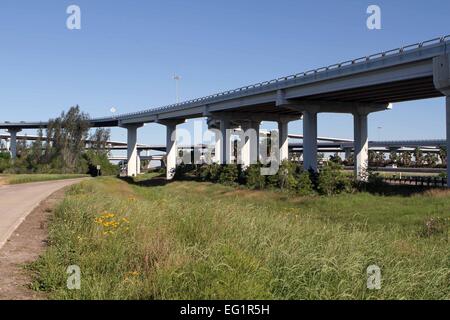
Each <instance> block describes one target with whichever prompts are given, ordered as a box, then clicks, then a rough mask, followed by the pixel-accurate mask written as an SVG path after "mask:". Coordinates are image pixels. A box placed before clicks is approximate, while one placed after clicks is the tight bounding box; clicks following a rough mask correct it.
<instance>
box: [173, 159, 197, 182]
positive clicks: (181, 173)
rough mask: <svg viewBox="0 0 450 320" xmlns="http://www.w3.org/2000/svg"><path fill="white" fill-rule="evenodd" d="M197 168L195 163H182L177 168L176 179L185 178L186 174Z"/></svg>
mask: <svg viewBox="0 0 450 320" xmlns="http://www.w3.org/2000/svg"><path fill="white" fill-rule="evenodd" d="M195 169H196V167H195V165H192V164H184V163H181V164H179V165H177V166H176V168H175V174H174V178H175V179H185V178H186V175H187V174H188V173H190V172H193V171H194V170H195Z"/></svg>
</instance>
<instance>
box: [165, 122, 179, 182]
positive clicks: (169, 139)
mask: <svg viewBox="0 0 450 320" xmlns="http://www.w3.org/2000/svg"><path fill="white" fill-rule="evenodd" d="M176 130H177V124H176V123H167V124H166V155H167V160H166V179H167V180H172V179H173V177H174V175H175V170H176V168H177V156H178V147H177V132H176Z"/></svg>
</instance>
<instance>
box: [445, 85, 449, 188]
mask: <svg viewBox="0 0 450 320" xmlns="http://www.w3.org/2000/svg"><path fill="white" fill-rule="evenodd" d="M449 93H450V92H449ZM445 118H446V138H447V141H446V147H447V187H450V159H449V156H450V95H447V96H446V97H445Z"/></svg>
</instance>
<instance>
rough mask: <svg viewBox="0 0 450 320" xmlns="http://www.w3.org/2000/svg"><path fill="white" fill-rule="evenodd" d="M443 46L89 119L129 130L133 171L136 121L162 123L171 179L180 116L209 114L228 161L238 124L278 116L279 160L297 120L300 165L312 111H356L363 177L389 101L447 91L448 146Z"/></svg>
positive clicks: (447, 68)
mask: <svg viewBox="0 0 450 320" xmlns="http://www.w3.org/2000/svg"><path fill="white" fill-rule="evenodd" d="M449 46H450V36H445V37H440V38H436V39H432V40H428V41H424V42H420V43H416V44H412V45H408V46H403V47H400V48H397V49H393V50H388V51H384V52H379V53H376V54H372V55H368V56H364V57H360V58H357V59H352V60H348V61H344V62H340V63H336V64H333V65H329V66H326V67H322V68H318V69H312V70H309V71H306V72H302V73H297V74H293V75H289V76H286V77H282V78H278V79H274V80H270V81H264V82H261V83H257V84H253V85H249V86H245V87H241V88H237V89H234V90H229V91H226V92H221V93H218V94H214V95H210V96H206V97H201V98H197V99H193V100H190V101H185V102H182V103H178V104H173V105H169V106H164V107H159V108H151V109H146V110H143V111H140V112H135V113H129V114H123V115H118V116H117V117H107V118H99V119H92V120H91V124H92V126H94V127H96V126H100V127H103V126H120V127H123V128H126V129H127V132H128V141H127V144H128V175H135V174H136V173H137V162H136V159H137V130H138V128H140V127H141V126H142V125H143V124H144V123H160V124H163V125H165V126H166V133H167V142H166V147H167V167H168V170H167V172H168V173H167V178H168V179H171V178H172V177H173V171H174V168H175V166H176V156H177V151H176V150H177V146H176V139H174V137H175V135H176V128H177V125H178V124H180V123H183V122H184V121H185V120H186V119H190V118H198V117H206V118H207V119H208V125H209V128H210V129H216V154H218V155H219V157H218V158H219V162H220V163H222V164H224V163H227V162H229V161H230V148H231V146H230V138H229V134H228V135H227V132H229V130H231V129H233V128H236V127H238V126H240V127H241V128H245V130H246V131H247V130H253V131H256V132H259V125H260V122H261V121H276V122H278V132H279V141H278V143H279V150H280V152H279V155H278V159H279V160H280V161H281V160H283V159H286V158H287V157H288V132H287V129H288V123H289V121H293V120H298V119H303V136H304V137H303V154H304V166H305V169H312V170H317V114H318V113H321V112H331V113H348V114H352V115H353V118H354V140H355V141H354V150H355V160H356V161H355V162H356V165H355V175H356V177H357V178H358V179H364V174H363V173H364V172H365V170H366V169H367V166H368V120H367V117H368V115H369V114H370V113H372V112H379V111H384V110H386V109H387V108H388V106H389V104H390V103H395V102H403V101H410V100H418V99H427V98H435V97H446V114H447V115H446V126H447V137H446V146H447V150H450V148H449V146H450V47H449ZM43 124H44V123H43V122H40V123H34V124H33V123H30V124H28V123H23V122H22V123H5V124H0V129H2V128H3V129H7V130H8V131H9V132H10V133H11V134H12V135H13V134H14V132H17V130H21V129H23V128H31V127H33V126H34V127H36V126H42V125H43ZM258 140H259V134H256V135H252V136H251V137H249V138H248V139H246V141H245V143H244V146H243V148H242V150H241V152H242V153H243V156H242V159H243V164H244V165H248V164H250V163H252V162H255V161H256V160H257V155H258V152H257V150H258V148H259V142H258ZM255 150H256V151H255ZM255 155H256V156H255ZM449 167H450V166H449ZM448 170H449V172H450V168H448ZM449 183H450V179H449Z"/></svg>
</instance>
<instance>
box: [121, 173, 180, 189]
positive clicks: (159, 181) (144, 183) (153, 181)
mask: <svg viewBox="0 0 450 320" xmlns="http://www.w3.org/2000/svg"><path fill="white" fill-rule="evenodd" d="M120 179H122V180H123V181H125V182H127V183H129V184H132V185H135V186H140V187H162V186H165V185H167V184H169V183H172V182H174V181H173V180H167V179H166V176H165V175H164V174H161V175H159V176H155V177H151V178H149V179H145V180H137V181H136V180H135V179H134V178H132V177H121V178H120Z"/></svg>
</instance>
